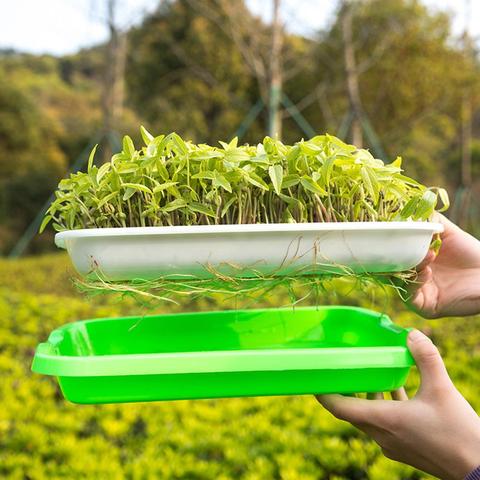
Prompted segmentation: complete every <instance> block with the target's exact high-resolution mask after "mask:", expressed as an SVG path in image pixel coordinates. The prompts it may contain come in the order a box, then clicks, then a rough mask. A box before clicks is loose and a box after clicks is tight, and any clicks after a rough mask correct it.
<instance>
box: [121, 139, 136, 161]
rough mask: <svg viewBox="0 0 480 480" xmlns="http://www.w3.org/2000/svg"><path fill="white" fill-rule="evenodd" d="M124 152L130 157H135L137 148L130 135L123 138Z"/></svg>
mask: <svg viewBox="0 0 480 480" xmlns="http://www.w3.org/2000/svg"><path fill="white" fill-rule="evenodd" d="M123 151H124V152H125V153H126V154H127V155H128V156H129V157H133V154H134V153H135V146H134V145H133V141H132V139H131V138H130V137H129V136H128V135H125V136H124V137H123Z"/></svg>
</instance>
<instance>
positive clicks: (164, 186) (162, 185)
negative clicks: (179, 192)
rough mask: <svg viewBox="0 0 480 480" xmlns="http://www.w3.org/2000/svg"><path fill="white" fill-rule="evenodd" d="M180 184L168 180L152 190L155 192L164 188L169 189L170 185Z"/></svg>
mask: <svg viewBox="0 0 480 480" xmlns="http://www.w3.org/2000/svg"><path fill="white" fill-rule="evenodd" d="M175 185H178V182H166V183H162V184H160V185H157V186H156V187H155V188H154V189H153V190H152V191H153V193H158V192H163V191H164V190H168V189H169V188H170V187H174V186H175Z"/></svg>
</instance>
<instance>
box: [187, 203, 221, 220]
mask: <svg viewBox="0 0 480 480" xmlns="http://www.w3.org/2000/svg"><path fill="white" fill-rule="evenodd" d="M188 208H189V209H190V210H192V211H194V212H197V213H202V214H203V215H207V216H209V217H213V218H215V217H216V215H215V212H214V211H213V210H212V209H211V208H208V207H206V206H205V205H202V204H201V203H198V202H190V203H189V204H188Z"/></svg>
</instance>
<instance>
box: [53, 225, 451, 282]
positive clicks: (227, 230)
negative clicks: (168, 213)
mask: <svg viewBox="0 0 480 480" xmlns="http://www.w3.org/2000/svg"><path fill="white" fill-rule="evenodd" d="M442 228H443V227H442V225H441V224H438V223H429V222H356V223H355V222H353V223H302V224H292V223H289V224H252V225H199V226H188V227H181V226H176V227H140V228H137V227H135V228H97V229H84V230H68V231H65V232H61V233H58V234H57V235H56V237H55V242H56V244H57V246H59V247H61V248H66V249H67V250H68V253H69V255H70V257H71V259H72V261H73V264H74V266H75V268H76V270H77V271H78V272H79V273H80V274H81V275H84V276H86V275H88V274H89V273H91V272H92V271H94V270H97V272H98V271H100V272H101V273H102V275H103V276H104V278H106V279H108V280H133V279H138V278H141V279H152V278H158V277H161V276H165V275H168V276H169V278H174V277H175V276H177V275H178V276H183V275H186V274H187V275H195V276H197V277H208V276H211V275H212V273H211V271H209V269H208V268H206V267H207V266H209V267H213V268H214V269H217V270H218V271H220V272H221V273H222V274H228V275H232V276H248V275H249V273H248V272H249V271H254V272H256V274H257V273H260V274H272V273H274V274H280V275H281V274H288V275H292V274H295V273H296V272H297V273H298V272H300V271H301V272H303V273H305V269H310V268H311V272H319V271H327V270H332V269H333V270H335V269H337V266H341V268H344V267H348V268H349V269H351V270H352V271H354V272H395V271H404V270H409V269H411V268H413V267H415V266H416V265H418V264H419V263H420V262H421V260H422V259H423V258H424V257H425V255H426V254H427V251H428V248H429V245H430V242H431V240H432V237H433V235H434V234H435V233H438V232H441V231H442Z"/></svg>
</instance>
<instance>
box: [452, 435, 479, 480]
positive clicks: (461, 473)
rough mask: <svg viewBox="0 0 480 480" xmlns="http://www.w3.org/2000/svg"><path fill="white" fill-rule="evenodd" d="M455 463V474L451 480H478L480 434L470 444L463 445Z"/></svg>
mask: <svg viewBox="0 0 480 480" xmlns="http://www.w3.org/2000/svg"><path fill="white" fill-rule="evenodd" d="M456 458H457V461H456V462H455V465H456V467H455V472H454V475H452V479H458V480H464V479H465V480H467V479H468V480H477V479H478V480H480V433H479V434H478V435H475V436H474V438H473V439H472V441H471V442H468V444H466V445H463V448H462V449H461V450H460V451H459V452H458V454H457V456H456Z"/></svg>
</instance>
